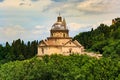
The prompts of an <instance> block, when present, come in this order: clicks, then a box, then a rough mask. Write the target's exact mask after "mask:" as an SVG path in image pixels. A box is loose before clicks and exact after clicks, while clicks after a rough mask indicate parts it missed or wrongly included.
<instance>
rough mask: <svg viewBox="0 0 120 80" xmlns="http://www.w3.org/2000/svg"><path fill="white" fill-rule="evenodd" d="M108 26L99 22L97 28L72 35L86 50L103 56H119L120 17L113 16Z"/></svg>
mask: <svg viewBox="0 0 120 80" xmlns="http://www.w3.org/2000/svg"><path fill="white" fill-rule="evenodd" d="M111 22H112V24H111V25H110V26H108V25H105V24H100V25H99V26H98V27H97V29H94V30H93V28H92V29H91V31H88V32H83V33H79V34H78V35H76V36H75V37H74V39H77V40H78V41H79V42H80V43H81V44H82V45H83V46H85V48H86V49H87V50H90V51H95V52H99V53H100V54H103V55H104V56H106V57H108V56H110V55H111V54H112V56H120V18H115V19H113V20H112V21H111ZM113 54H114V55H113Z"/></svg>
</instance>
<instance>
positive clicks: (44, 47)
mask: <svg viewBox="0 0 120 80" xmlns="http://www.w3.org/2000/svg"><path fill="white" fill-rule="evenodd" d="M82 52H84V47H83V46H82V45H81V44H80V43H79V42H78V41H77V40H74V41H73V40H72V37H69V30H68V28H67V25H66V21H65V19H62V17H61V16H60V15H59V16H58V17H57V21H56V22H55V23H54V24H53V25H52V28H51V30H50V37H47V39H45V40H42V41H41V42H40V43H39V45H38V54H37V55H38V56H43V55H51V54H62V55H69V54H72V53H75V54H82Z"/></svg>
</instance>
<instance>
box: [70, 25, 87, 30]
mask: <svg viewBox="0 0 120 80" xmlns="http://www.w3.org/2000/svg"><path fill="white" fill-rule="evenodd" d="M68 26H69V27H68V28H69V29H70V30H72V31H79V30H80V29H82V28H86V27H88V24H79V23H69V24H68Z"/></svg>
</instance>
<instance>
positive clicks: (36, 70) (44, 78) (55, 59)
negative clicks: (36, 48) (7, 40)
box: [0, 55, 120, 80]
mask: <svg viewBox="0 0 120 80" xmlns="http://www.w3.org/2000/svg"><path fill="white" fill-rule="evenodd" d="M109 79H110V80H120V61H119V62H118V61H116V59H111V58H102V59H99V60H98V59H96V58H92V57H89V56H85V55H84V56H83V55H82V56H79V55H70V56H62V55H52V56H44V57H42V58H41V59H38V58H36V57H34V58H32V59H29V60H24V61H14V62H9V63H6V64H3V65H1V66H0V80H109Z"/></svg>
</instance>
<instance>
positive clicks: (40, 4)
mask: <svg viewBox="0 0 120 80" xmlns="http://www.w3.org/2000/svg"><path fill="white" fill-rule="evenodd" d="M51 3H52V1H51V0H5V1H4V2H2V4H1V5H0V8H4V9H22V10H25V9H31V10H32V9H33V10H40V11H42V10H44V9H45V8H46V7H47V6H49V5H50V4H51Z"/></svg>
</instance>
